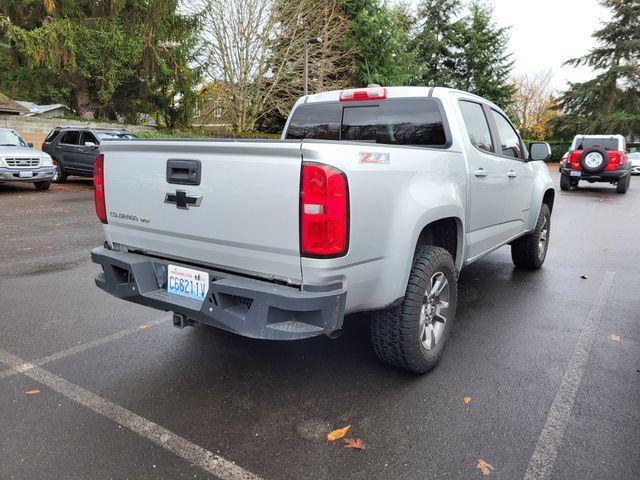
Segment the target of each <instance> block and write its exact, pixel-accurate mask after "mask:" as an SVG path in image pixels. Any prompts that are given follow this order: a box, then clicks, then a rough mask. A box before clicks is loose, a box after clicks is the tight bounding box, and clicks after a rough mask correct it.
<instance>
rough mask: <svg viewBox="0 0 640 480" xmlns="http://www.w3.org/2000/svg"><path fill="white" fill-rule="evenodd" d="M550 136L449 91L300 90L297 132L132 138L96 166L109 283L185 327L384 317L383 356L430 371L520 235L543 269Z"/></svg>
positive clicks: (518, 249) (377, 324) (524, 260)
mask: <svg viewBox="0 0 640 480" xmlns="http://www.w3.org/2000/svg"><path fill="white" fill-rule="evenodd" d="M549 156H550V148H549V145H548V144H546V143H542V142H540V143H533V144H531V145H530V146H529V150H527V147H526V146H525V145H524V144H523V142H522V140H521V139H520V137H519V135H518V133H517V132H516V130H515V129H514V128H513V126H512V125H511V123H510V122H509V120H508V119H507V117H506V115H505V114H504V113H503V112H502V111H501V110H500V109H499V108H498V107H497V106H496V105H493V104H492V103H490V102H488V101H486V100H484V99H482V98H479V97H477V96H474V95H471V94H468V93H464V92H461V91H456V90H450V89H444V88H422V87H393V88H381V87H374V88H366V89H355V90H344V91H333V92H326V93H320V94H316V95H310V96H306V97H303V98H301V99H300V100H298V102H297V103H296V104H295V106H294V108H293V110H292V112H291V114H290V116H289V119H288V121H287V124H286V126H285V129H284V133H283V135H282V139H281V140H274V141H264V140H257V141H252V140H242V141H235V140H231V141H220V140H216V141H193V140H189V141H181V140H166V141H162V140H127V141H112V142H108V144H107V143H105V145H104V156H102V155H101V156H99V157H98V158H97V159H96V164H95V176H94V183H95V187H94V188H95V203H96V211H97V214H98V217H99V218H100V220H101V221H102V223H103V224H104V233H105V236H106V242H105V244H104V247H101V248H97V249H95V250H93V251H92V258H93V261H94V262H95V263H98V264H100V265H101V266H102V269H103V273H101V274H99V275H98V277H97V278H96V284H97V285H98V287H100V288H101V289H103V290H105V291H107V292H109V293H110V294H112V295H115V296H117V297H119V298H122V299H125V300H129V301H132V302H136V303H139V304H143V305H147V306H150V307H154V308H158V309H161V310H166V311H172V312H174V317H173V321H174V324H175V325H176V326H178V327H184V326H187V325H196V324H201V323H202V324H208V325H212V326H215V327H219V328H222V329H225V330H229V331H232V332H235V333H238V334H240V335H244V336H248V337H253V338H262V339H272V340H294V339H301V338H307V337H312V336H316V335H322V334H324V335H328V336H330V337H335V336H337V335H339V333H340V331H341V328H342V324H343V319H344V316H345V314H349V313H354V312H362V311H370V312H371V318H372V326H371V332H372V333H371V335H372V342H373V346H374V349H375V351H376V353H377V355H378V356H379V358H380V359H381V360H382V361H384V362H387V363H389V364H392V365H395V366H398V367H401V368H404V369H407V370H410V371H414V372H425V371H427V370H430V369H431V368H433V367H434V366H435V365H436V364H437V362H438V361H439V359H440V357H441V355H442V351H443V347H444V344H445V341H446V339H447V337H448V336H449V333H450V331H451V327H452V324H453V321H454V317H455V311H456V298H457V279H458V273H459V271H460V270H461V269H462V268H463V267H464V266H466V265H469V264H470V263H472V262H474V261H475V260H477V259H479V258H481V257H482V256H484V255H486V254H488V253H489V252H491V251H493V250H495V249H496V248H498V247H500V246H503V245H506V244H509V245H510V246H511V253H512V258H513V261H514V263H515V264H516V265H517V266H518V267H523V268H529V269H537V268H540V266H541V265H542V263H543V262H544V259H545V256H546V252H547V246H548V241H549V232H550V217H551V211H552V209H553V201H554V194H555V192H554V189H553V186H552V180H551V177H550V175H549V173H548V169H547V167H546V166H545V164H544V163H543V162H542V161H540V160H546V159H548V157H549Z"/></svg>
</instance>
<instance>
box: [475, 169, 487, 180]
mask: <svg viewBox="0 0 640 480" xmlns="http://www.w3.org/2000/svg"><path fill="white" fill-rule="evenodd" d="M473 174H474V175H475V176H476V177H480V178H484V177H486V176H487V175H488V174H487V171H486V170H485V169H484V168H479V169H478V170H476V171H475V172H473Z"/></svg>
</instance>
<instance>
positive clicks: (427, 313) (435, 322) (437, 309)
mask: <svg viewBox="0 0 640 480" xmlns="http://www.w3.org/2000/svg"><path fill="white" fill-rule="evenodd" d="M449 294H450V290H449V281H448V280H447V277H446V275H445V274H444V273H442V272H436V273H434V274H433V275H432V276H431V278H430V279H429V284H428V286H427V290H426V291H425V294H424V299H423V301H422V307H421V309H420V328H419V332H420V343H422V346H423V347H424V348H426V349H427V350H431V349H432V348H435V346H436V345H438V343H439V342H440V339H441V338H442V335H443V334H444V329H445V326H446V324H447V315H448V313H449Z"/></svg>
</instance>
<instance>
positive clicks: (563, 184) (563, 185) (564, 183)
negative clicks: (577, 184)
mask: <svg viewBox="0 0 640 480" xmlns="http://www.w3.org/2000/svg"><path fill="white" fill-rule="evenodd" d="M570 188H571V179H570V178H569V177H567V176H566V175H560V190H569V189H570Z"/></svg>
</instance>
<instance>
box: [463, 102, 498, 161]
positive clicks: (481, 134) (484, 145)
mask: <svg viewBox="0 0 640 480" xmlns="http://www.w3.org/2000/svg"><path fill="white" fill-rule="evenodd" d="M460 110H461V111H462V118H463V119H464V124H465V126H466V127H467V133H468V134H469V140H470V141H471V143H472V144H473V145H474V146H475V147H476V148H479V149H480V150H484V151H485V152H492V153H493V141H492V140H491V130H490V129H489V122H487V117H486V116H485V114H484V111H483V110H482V105H480V104H479V103H476V102H468V101H466V100H462V101H460Z"/></svg>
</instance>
